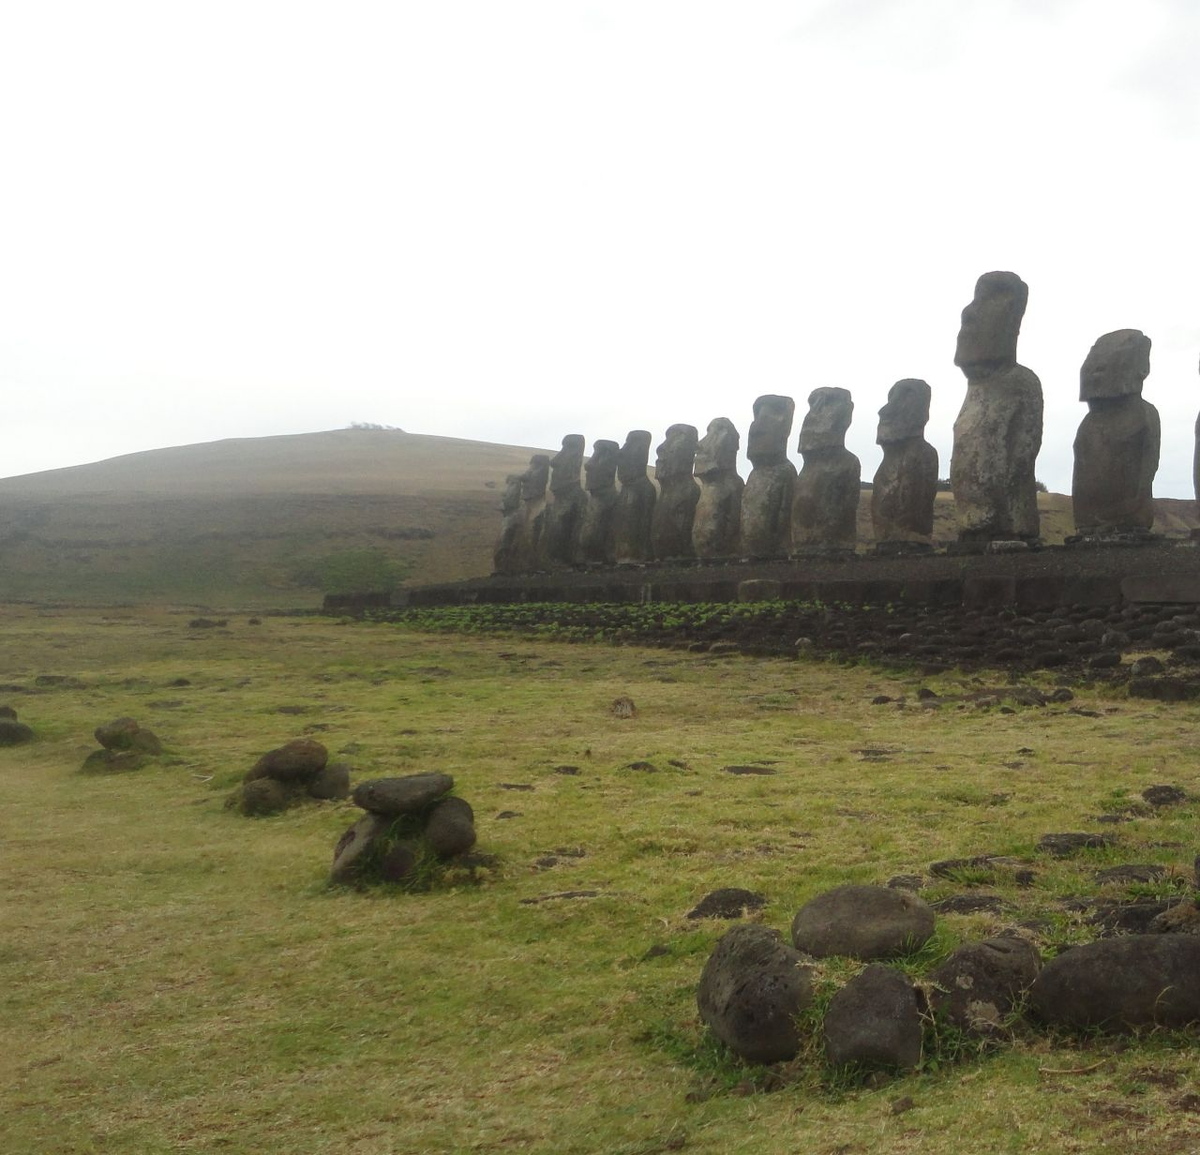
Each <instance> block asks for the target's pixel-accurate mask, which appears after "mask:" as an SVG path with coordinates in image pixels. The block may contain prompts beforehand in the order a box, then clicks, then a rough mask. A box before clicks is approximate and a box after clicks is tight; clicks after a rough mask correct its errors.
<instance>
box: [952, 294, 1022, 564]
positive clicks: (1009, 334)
mask: <svg viewBox="0 0 1200 1155" xmlns="http://www.w3.org/2000/svg"><path fill="white" fill-rule="evenodd" d="M1028 300H1029V286H1028V285H1026V284H1025V282H1024V281H1022V280H1021V278H1020V277H1018V276H1017V275H1016V273H984V274H983V276H982V277H980V278H979V280H978V281H977V282H976V283H975V297H974V299H973V300H972V301H971V303H970V304H969V305H968V306H967V307H966V308H965V309H963V311H962V325H961V327H960V328H959V331H958V348H957V350H956V351H955V354H954V363H955V365H957V366H958V367H959V368H960V369H961V370H962V371H963V373H964V374H966V378H967V396H966V399H965V400H964V401H963V406H962V409H961V410H960V411H959V414H958V419H957V420H956V421H955V422H954V452H953V455H952V456H951V459H950V487H951V488H952V489H953V490H954V504H955V506H956V508H957V511H958V538H959V541H960V542H964V543H965V542H979V543H985V542H989V541H1004V540H1009V541H1011V540H1014V539H1021V540H1023V541H1027V542H1036V541H1037V539H1038V508H1037V482H1036V480H1035V479H1034V472H1033V471H1034V463H1035V462H1036V461H1037V455H1038V450H1039V449H1041V447H1042V383H1041V382H1040V381H1039V380H1038V379H1037V376H1036V374H1034V373H1033V372H1031V371H1030V370H1029V369H1026V368H1025V366H1024V365H1018V364H1017V336H1018V335H1019V334H1020V331H1021V319H1022V317H1024V315H1025V304H1026V302H1027V301H1028Z"/></svg>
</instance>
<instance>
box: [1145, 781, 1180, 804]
mask: <svg viewBox="0 0 1200 1155" xmlns="http://www.w3.org/2000/svg"><path fill="white" fill-rule="evenodd" d="M1142 797H1143V798H1144V799H1145V800H1146V801H1147V802H1148V803H1149V804H1150V805H1151V806H1174V805H1176V804H1177V803H1180V802H1186V801H1187V794H1185V793H1184V792H1183V791H1182V790H1180V788H1179V787H1178V786H1147V787H1146V789H1145V790H1143V791H1142Z"/></svg>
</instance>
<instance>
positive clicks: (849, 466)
mask: <svg viewBox="0 0 1200 1155" xmlns="http://www.w3.org/2000/svg"><path fill="white" fill-rule="evenodd" d="M853 414H854V402H853V401H852V400H851V399H850V392H849V390H847V389H814V390H813V391H812V392H811V393H810V394H809V395H808V414H807V415H806V416H805V418H804V423H803V425H801V427H800V453H801V455H802V456H803V458H804V467H803V468H802V469H801V470H800V475H799V476H798V477H797V478H796V488H795V495H794V497H793V499H792V548H791V552H792V554H793V555H794V556H804V555H805V554H810V553H814V552H817V553H821V552H828V551H852V550H853V549H854V546H855V543H856V541H857V538H858V499H859V494H860V491H861V480H862V469H861V466H860V465H859V460H858V458H857V457H855V456H854V454H853V453H851V452H850V451H849V450H848V449H847V448H846V446H845V440H846V430H847V429H849V428H850V419H851V417H852V416H853Z"/></svg>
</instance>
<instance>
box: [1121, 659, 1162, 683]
mask: <svg viewBox="0 0 1200 1155" xmlns="http://www.w3.org/2000/svg"><path fill="white" fill-rule="evenodd" d="M1164 669H1166V667H1165V666H1164V665H1163V664H1162V662H1161V661H1160V660H1159V659H1158V658H1156V657H1155V656H1154V655H1153V654H1147V655H1146V656H1145V657H1144V658H1138V659H1137V660H1136V661H1134V662H1133V664H1132V665H1131V666H1130V667H1129V672H1130V673H1131V674H1133V676H1134V677H1135V678H1145V677H1149V676H1150V675H1151V674H1161V673H1162V672H1163V670H1164Z"/></svg>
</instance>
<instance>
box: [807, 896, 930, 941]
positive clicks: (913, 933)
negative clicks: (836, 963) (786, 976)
mask: <svg viewBox="0 0 1200 1155" xmlns="http://www.w3.org/2000/svg"><path fill="white" fill-rule="evenodd" d="M933 926H934V915H933V911H932V910H931V909H930V908H929V905H928V904H927V903H926V902H924V901H923V900H922V899H920V898H918V897H917V896H916V895H915V894H913V893H911V892H910V891H906V890H897V889H892V888H890V887H886V886H857V885H848V886H838V887H835V888H834V889H833V890H827V891H825V893H824V894H819V895H817V897H816V898H814V899H812V900H811V901H810V902H808V903H806V904H805V905H804V906H802V907H801V908H800V909H799V911H797V912H796V917H795V918H794V919H793V920H792V945H793V946H794V947H795V948H796V949H797V950H799V951H804V952H805V953H806V954H810V955H812V956H814V957H815V958H826V957H828V956H829V955H849V956H850V957H852V958H860V959H879V958H892V957H894V956H896V955H902V954H906V953H908V952H910V951H914V950H918V949H919V948H920V947H921V946H923V945H924V944H925V943H926V942H927V941H928V940H929V937H930V936H931V935H932V934H933Z"/></svg>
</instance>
